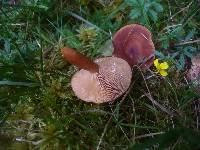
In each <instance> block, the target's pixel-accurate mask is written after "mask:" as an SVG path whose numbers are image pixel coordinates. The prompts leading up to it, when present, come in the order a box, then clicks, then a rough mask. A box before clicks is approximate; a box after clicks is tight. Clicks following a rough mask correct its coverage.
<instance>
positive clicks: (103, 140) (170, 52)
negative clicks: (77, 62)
mask: <svg viewBox="0 0 200 150" xmlns="http://www.w3.org/2000/svg"><path fill="white" fill-rule="evenodd" d="M133 1H134V2H133ZM143 1H144V2H145V3H144V4H148V3H150V2H149V1H148V0H143ZM136 2H138V4H137V5H139V1H136V0H124V1H123V0H116V1H114V0H110V1H106V0H93V1H90V0H73V1H67V0H59V1H56V0H52V1H50V0H35V1H33V0H31V1H29V0H21V1H20V3H19V4H18V5H12V6H11V5H9V4H8V2H7V1H2V2H0V150H1V149H2V150H7V149H8V150H10V149H13V150H18V149H19V150H26V149H27V150H28V149H30V150H31V149H40V150H59V149H60V150H63V149H67V150H70V149H81V150H82V149H87V150H88V149H106V150H107V149H108V150H109V149H145V148H149V149H166V148H167V149H199V148H200V144H199V142H198V141H199V140H198V139H200V132H199V128H200V125H199V122H200V119H199V117H200V114H199V106H200V100H199V99H200V95H199V94H198V93H196V92H195V91H194V88H193V87H192V85H191V84H190V83H189V84H188V83H187V82H186V78H185V74H186V72H187V68H188V67H189V66H190V65H189V64H190V63H189V62H190V59H191V58H192V57H193V56H194V55H195V54H196V53H198V51H199V49H200V45H199V43H198V42H199V41H197V42H192V41H195V40H199V37H200V7H199V6H200V3H199V1H197V0H193V1H191V2H190V1H187V0H175V1H173V2H172V1H156V2H157V3H158V4H159V8H160V9H159V11H158V12H155V13H154V11H156V9H155V10H154V9H152V8H151V7H147V8H146V7H145V5H142V3H141V5H140V6H141V7H140V8H138V12H139V13H140V12H142V15H140V17H139V18H138V17H137V16H135V17H134V16H133V12H135V11H137V9H134V7H135V5H132V4H130V3H134V4H135V3H136ZM140 2H142V1H140ZM157 3H156V4H154V5H157ZM161 6H162V7H163V10H161ZM152 7H153V6H152ZM145 9H147V10H145ZM149 11H150V12H151V14H149ZM160 11H162V13H161V12H160ZM136 13H137V12H136ZM153 15H156V16H153ZM130 23H141V24H143V25H145V26H146V27H148V28H149V29H150V30H151V32H152V35H153V41H154V43H155V47H156V50H157V57H158V58H160V59H162V60H163V61H167V62H168V63H169V64H170V69H169V76H167V77H166V78H162V77H160V76H159V75H157V74H155V72H154V70H155V68H154V67H152V68H150V70H147V71H146V72H141V71H140V70H139V69H137V68H134V69H133V70H134V74H133V79H132V84H131V87H130V89H129V90H128V91H127V92H126V93H125V94H124V95H123V96H122V97H120V98H118V99H117V100H116V101H115V102H113V103H106V104H101V105H96V104H91V103H86V102H83V101H81V100H79V99H78V98H77V97H76V96H75V95H74V93H73V91H72V89H71V86H70V79H71V77H72V75H73V74H74V73H75V72H76V70H77V69H76V68H75V67H74V66H72V65H70V64H69V63H67V62H64V60H63V59H62V57H61V54H60V48H61V47H63V46H66V45H68V46H70V47H73V48H76V49H77V50H78V51H79V52H81V53H84V54H85V55H87V56H90V57H91V58H93V59H94V58H97V57H100V56H103V55H104V54H105V53H106V54H107V53H109V52H108V51H107V49H108V50H110V49H109V48H108V43H109V40H110V39H111V38H112V35H113V34H114V33H115V32H116V31H117V30H118V29H119V28H120V27H122V26H123V25H126V24H130ZM88 35H90V36H88ZM191 38H192V40H191V41H190V39H191ZM188 41H190V42H189V43H187V42H188ZM104 47H106V49H104ZM102 48H103V51H101V50H102ZM197 107H198V109H197Z"/></svg>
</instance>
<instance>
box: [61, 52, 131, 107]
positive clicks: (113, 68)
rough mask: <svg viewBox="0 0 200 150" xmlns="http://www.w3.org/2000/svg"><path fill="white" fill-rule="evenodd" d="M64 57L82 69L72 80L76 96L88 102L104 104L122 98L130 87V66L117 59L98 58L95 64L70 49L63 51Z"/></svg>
mask: <svg viewBox="0 0 200 150" xmlns="http://www.w3.org/2000/svg"><path fill="white" fill-rule="evenodd" d="M61 52H62V54H63V57H64V58H65V59H66V60H67V61H69V62H70V63H72V64H74V65H76V66H77V67H79V68H81V70H80V71H78V72H77V73H75V74H74V75H73V77H72V80H71V85H72V89H73V91H74V93H75V95H76V96H77V97H78V98H80V99H81V100H84V101H86V102H93V103H104V102H109V101H113V100H115V99H116V98H118V97H119V96H121V95H122V94H123V93H124V92H125V91H126V90H127V89H128V87H129V85H130V82H131V78H132V72H131V67H130V65H129V64H128V63H127V62H126V61H125V60H123V59H121V58H117V57H105V58H98V59H96V60H95V61H94V62H93V61H91V60H90V59H88V58H87V57H85V56H83V55H82V54H80V53H78V52H76V51H75V50H73V49H70V48H63V49H62V50H61Z"/></svg>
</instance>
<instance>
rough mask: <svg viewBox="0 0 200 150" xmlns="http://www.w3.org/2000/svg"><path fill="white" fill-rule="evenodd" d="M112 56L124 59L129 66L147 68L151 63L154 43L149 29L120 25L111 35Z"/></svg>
mask: <svg viewBox="0 0 200 150" xmlns="http://www.w3.org/2000/svg"><path fill="white" fill-rule="evenodd" d="M113 47H114V52H113V56H116V57H119V58H122V59H124V60H126V61H127V62H128V63H129V64H130V65H131V66H133V65H140V66H141V68H142V69H147V68H149V67H150V66H151V65H152V64H153V60H154V52H155V48H154V44H153V42H152V39H151V33H150V31H149V30H148V29H147V28H145V27H144V26H141V25H138V24H131V25H126V26H124V27H122V28H121V29H120V30H119V31H117V33H116V34H115V35H114V37H113Z"/></svg>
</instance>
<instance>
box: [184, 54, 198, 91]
mask: <svg viewBox="0 0 200 150" xmlns="http://www.w3.org/2000/svg"><path fill="white" fill-rule="evenodd" d="M187 78H188V79H189V80H190V81H191V82H192V83H193V85H194V86H195V87H196V88H195V89H196V91H197V92H198V93H200V54H198V55H196V56H195V57H193V58H192V66H191V68H190V70H189V71H188V73H187Z"/></svg>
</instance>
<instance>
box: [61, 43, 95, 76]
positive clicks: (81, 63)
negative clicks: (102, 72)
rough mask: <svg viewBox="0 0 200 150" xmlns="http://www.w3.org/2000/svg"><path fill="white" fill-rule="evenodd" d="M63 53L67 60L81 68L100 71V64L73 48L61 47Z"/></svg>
mask: <svg viewBox="0 0 200 150" xmlns="http://www.w3.org/2000/svg"><path fill="white" fill-rule="evenodd" d="M61 53H62V56H63V57H64V59H65V60H67V61H68V62H69V63H71V64H73V65H75V66H76V67H78V68H80V69H85V70H87V71H89V72H91V73H95V72H98V71H99V65H97V64H96V63H94V62H93V61H92V60H90V59H89V58H87V57H86V56H84V55H83V54H81V53H79V52H77V51H75V50H74V49H72V48H68V47H64V48H62V49H61Z"/></svg>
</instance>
